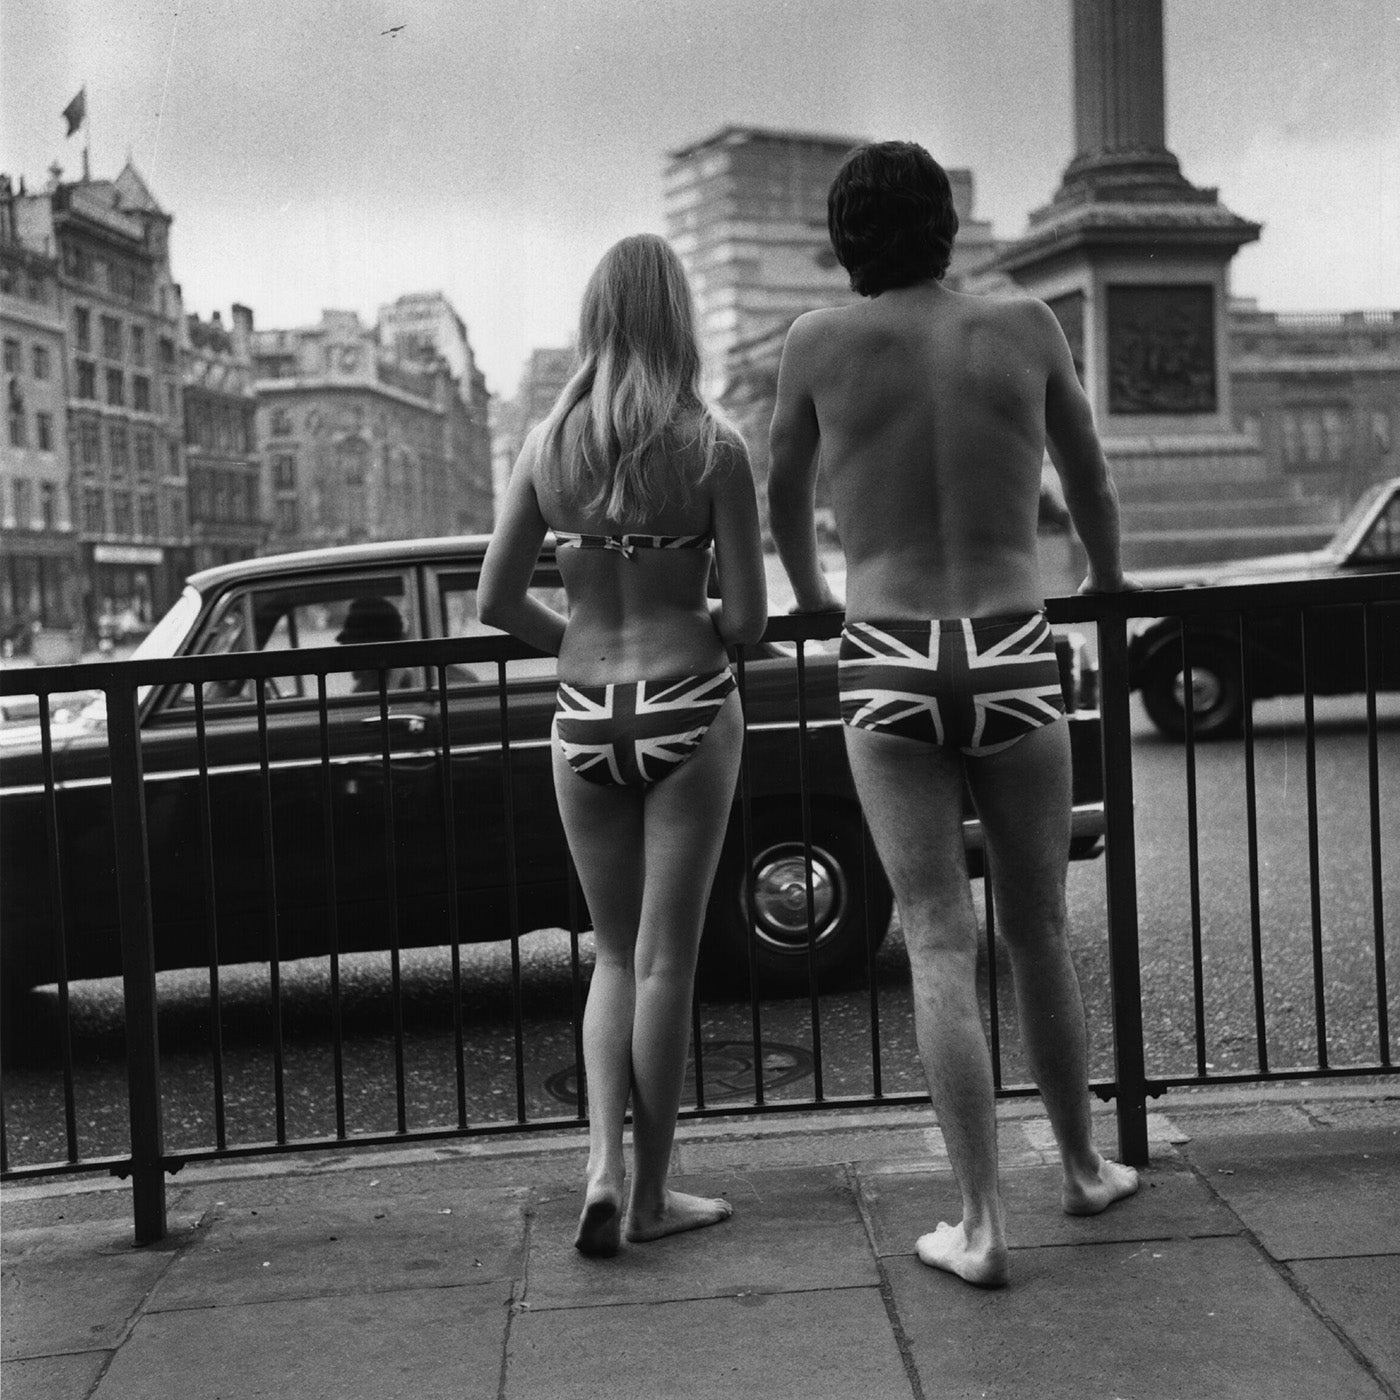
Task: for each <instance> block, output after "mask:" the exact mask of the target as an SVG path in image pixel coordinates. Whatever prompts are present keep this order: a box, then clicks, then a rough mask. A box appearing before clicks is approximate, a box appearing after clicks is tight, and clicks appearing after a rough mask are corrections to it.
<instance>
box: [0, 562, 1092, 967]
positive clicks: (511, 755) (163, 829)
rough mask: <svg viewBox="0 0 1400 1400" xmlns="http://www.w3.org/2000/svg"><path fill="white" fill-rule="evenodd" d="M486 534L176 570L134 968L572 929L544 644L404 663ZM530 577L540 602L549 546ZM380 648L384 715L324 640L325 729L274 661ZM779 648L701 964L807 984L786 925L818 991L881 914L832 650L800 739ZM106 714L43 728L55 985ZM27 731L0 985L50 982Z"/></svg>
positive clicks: (752, 664)
mask: <svg viewBox="0 0 1400 1400" xmlns="http://www.w3.org/2000/svg"><path fill="white" fill-rule="evenodd" d="M486 544H487V541H486V539H485V538H484V537H473V538H455V539H440V540H411V541H404V542H397V543H382V544H365V545H355V546H348V547H344V548H336V549H325V550H317V551H308V552H305V553H300V554H291V555H284V556H281V557H270V558H261V559H250V560H246V561H244V562H241V563H235V564H227V565H222V566H220V567H218V568H213V569H209V570H207V571H205V572H203V573H199V574H196V575H194V576H193V577H191V578H190V580H189V582H188V585H187V586H186V588H185V590H184V593H183V594H182V596H181V597H180V598H179V599H178V600H177V602H176V603H175V605H174V606H173V607H172V608H171V610H170V611H169V613H167V615H166V616H165V617H164V618H162V619H161V620H160V621H159V622H158V623H157V624H156V626H155V627H154V629H153V630H152V632H151V633H150V635H149V636H148V637H147V638H146V640H145V641H144V642H143V643H142V644H141V646H140V647H139V649H138V651H137V653H136V655H135V657H134V658H133V659H136V660H139V659H142V658H162V657H177V656H178V657H184V656H192V657H198V656H206V657H210V658H212V657H214V656H219V657H220V658H221V660H220V661H219V662H217V663H211V665H212V667H213V669H214V670H215V671H219V670H220V667H222V671H221V672H220V677H219V678H218V679H214V678H209V679H205V678H203V677H201V680H200V682H199V683H198V684H199V698H200V703H201V708H202V711H203V715H204V719H205V744H204V753H203V754H201V753H200V746H199V744H198V742H197V727H196V703H195V702H196V693H195V692H196V683H194V682H189V683H185V684H179V685H176V684H170V685H164V686H160V685H152V686H150V687H145V688H143V693H142V695H141V700H140V712H139V723H140V737H141V754H142V765H143V773H144V790H145V796H146V804H145V805H146V821H147V827H148V849H149V864H150V878H151V890H152V901H153V920H154V925H155V946H156V962H157V966H158V967H159V968H179V967H195V966H200V965H207V964H208V963H209V962H210V961H211V958H213V957H217V960H218V961H219V962H221V963H235V962H248V961H266V960H267V959H269V958H271V957H272V956H274V954H275V956H277V957H278V958H280V959H287V958H297V957H303V956H309V955H323V954H325V953H326V952H327V951H328V950H329V949H330V948H331V946H332V943H333V941H334V944H335V946H338V947H339V948H340V949H341V950H342V951H347V952H348V951H357V950H372V949H382V948H385V947H387V946H389V945H390V943H391V941H392V936H393V933H394V929H395V920H394V919H393V918H392V917H391V915H393V914H396V915H397V920H396V926H397V938H398V942H399V944H400V946H404V947H408V946H435V945H441V944H446V943H449V942H453V941H458V940H460V941H468V942H474V941H485V940H495V939H503V938H506V937H509V936H510V933H511V929H512V925H514V927H515V928H517V929H519V930H521V931H528V930H531V929H535V928H546V927H569V926H570V925H571V921H578V922H577V925H576V926H579V927H585V928H586V927H587V912H586V910H585V909H583V908H582V904H581V900H580V897H579V895H578V892H577V888H576V886H574V887H573V888H571V880H570V877H569V868H568V858H567V851H566V846H565V842H564V838H563V832H562V829H561V827H560V824H559V819H558V815H557V811H556V807H555V801H554V794H553V786H552V778H551V771H550V762H549V727H550V719H551V716H552V711H553V702H554V690H555V682H554V667H555V663H554V660H553V658H543V657H537V658H533V659H523V660H514V661H510V662H508V663H506V685H505V687H504V695H503V694H502V688H501V687H500V686H499V684H498V668H497V664H496V662H494V661H489V662H485V663H483V662H482V661H480V660H479V659H478V660H476V661H472V662H462V663H460V664H452V665H449V666H446V668H445V671H444V672H443V675H444V676H445V681H446V701H447V703H446V705H445V706H444V705H443V704H442V703H441V702H442V697H441V695H440V693H439V691H438V684H439V671H438V668H437V666H436V665H426V664H413V663H414V660H415V658H414V652H413V647H412V643H413V642H414V641H415V640H419V639H434V638H435V639H442V638H466V637H479V636H482V635H486V634H489V633H490V629H488V628H486V627H485V626H483V625H482V624H481V623H480V621H479V620H478V618H477V613H476V586H477V580H478V577H479V573H480V568H481V561H482V557H483V554H484V552H485V548H486ZM534 586H535V587H536V588H537V589H538V590H540V591H541V594H542V596H546V597H548V598H549V599H550V600H551V601H553V602H555V603H560V602H561V600H562V591H561V586H560V579H559V575H558V572H557V569H556V566H555V563H554V554H553V545H552V542H550V543H548V544H547V546H546V548H545V550H544V551H543V552H542V554H541V558H540V561H539V564H538V567H537V572H536V576H535V585H534ZM771 630H772V629H771V628H770V631H771ZM494 635H497V636H499V634H494ZM396 638H403V639H405V643H406V644H405V645H404V646H402V647H400V648H396V649H395V650H396V651H401V652H402V654H403V664H402V665H398V666H395V667H394V669H393V670H391V671H388V672H386V685H385V690H384V695H383V700H384V704H383V707H382V709H381V695H380V689H379V674H378V672H377V671H374V670H365V669H363V663H362V662H360V663H359V666H360V668H361V669H354V666H355V663H354V662H352V661H351V659H350V658H348V657H347V659H346V669H345V670H343V671H332V672H330V673H329V674H327V675H325V680H324V686H325V694H326V703H325V707H324V720H323V715H322V706H321V704H320V698H319V692H320V688H321V684H322V682H321V680H320V678H319V676H318V675H317V674H308V673H307V672H306V671H305V670H299V668H298V657H297V653H298V651H299V650H300V649H305V648H310V647H315V648H325V647H334V646H336V645H337V644H346V643H352V642H363V641H370V642H380V643H384V642H390V641H393V640H394V639H396ZM438 645H439V649H441V644H440V643H439V644H438ZM1057 646H1058V651H1059V656H1060V663H1061V675H1062V679H1063V682H1064V684H1065V687H1066V694H1067V698H1068V702H1069V704H1068V708H1069V710H1070V711H1071V717H1070V727H1071V734H1072V740H1073V748H1074V761H1075V778H1074V802H1075V809H1074V825H1073V837H1074V845H1073V854H1075V855H1079V856H1085V855H1092V854H1093V853H1094V852H1095V850H1096V849H1097V847H1098V842H1099V840H1100V837H1101V834H1102V830H1103V807H1102V800H1101V794H1102V772H1101V766H1100V751H1099V719H1098V712H1097V708H1096V704H1097V676H1096V674H1095V673H1094V671H1093V668H1092V662H1091V661H1090V660H1089V659H1088V653H1087V651H1086V649H1085V648H1084V646H1083V644H1082V642H1081V641H1080V640H1079V639H1078V638H1076V637H1072V636H1066V637H1060V638H1058V639H1057ZM488 649H489V648H488ZM419 650H420V651H421V650H422V646H421V642H420V647H419ZM250 651H251V652H261V653H264V654H266V653H270V652H273V651H275V652H277V653H278V654H279V655H282V654H285V658H286V669H285V672H279V673H278V674H277V675H276V676H275V677H271V678H267V679H265V680H264V681H263V696H262V702H261V708H260V705H259V699H258V694H257V689H258V687H257V684H256V683H255V682H254V681H252V680H247V679H244V678H242V677H235V678H233V679H230V678H229V676H228V672H229V666H228V662H229V661H231V660H232V659H233V658H232V657H231V656H230V655H228V654H230V653H240V652H250ZM796 652H797V647H796V645H795V644H794V643H787V644H774V643H771V642H764V643H762V644H760V645H759V646H758V647H755V648H749V649H748V651H747V652H746V654H745V664H744V668H743V686H744V691H745V703H746V716H747V740H746V746H747V759H746V765H745V780H744V785H743V792H744V794H745V798H744V800H742V801H741V800H739V799H737V798H736V802H735V809H734V818H733V821H732V822H731V828H730V833H729V836H728V839H727V842H726V846H725V851H724V855H723V858H722V864H721V868H720V872H719V875H718V877H717V879H716V882H715V888H714V892H713V896H712V899H711V903H710V907H709V911H708V918H707V926H706V937H705V944H704V951H703V955H702V957H703V962H702V966H703V969H704V971H705V973H706V974H707V977H708V978H709V979H710V980H711V981H718V982H728V983H730V984H737V983H744V984H746V983H747V978H748V970H749V965H750V950H752V956H753V961H754V965H755V969H756V972H757V975H758V979H759V983H760V985H761V986H762V987H763V988H764V989H765V990H767V991H770V992H779V993H781V992H787V991H798V990H805V989H806V987H807V985H808V960H807V955H808V947H809V943H810V944H811V947H812V951H813V954H814V957H815V965H816V968H817V971H818V974H819V976H820V978H821V979H822V980H823V981H824V982H825V981H829V980H831V979H839V978H841V977H844V976H846V975H847V974H849V973H851V972H852V971H853V970H855V969H859V968H861V967H863V966H864V964H865V959H866V949H867V946H868V945H871V944H875V945H878V943H879V941H880V940H881V939H882V938H883V937H884V936H885V933H886V931H887V929H888V926H889V922H890V912H891V897H890V891H889V887H888V885H887V884H886V882H885V879H884V877H883V874H882V873H881V871H880V868H879V865H878V862H877V861H876V859H875V856H874V854H873V851H871V850H870V849H868V842H867V841H866V840H865V838H864V837H863V828H862V825H861V821H860V814H859V809H858V807H857V804H856V800H855V795H854V791H853V789H852V784H851V777H850V772H849V770H848V768H847V766H846V760H845V752H844V748H843V743H842V739H841V733H840V720H839V711H838V708H837V701H836V674H835V672H836V662H835V655H834V644H833V643H831V642H815V641H814V642H809V643H807V644H805V654H804V658H803V672H804V674H805V691H806V694H805V714H806V718H807V725H808V727H807V736H808V737H807V743H806V748H805V753H799V739H798V733H799V726H798V718H799V696H798V674H799V672H798V661H797V655H796ZM395 659H396V660H397V659H398V658H397V657H396V658H395ZM418 659H419V661H420V663H421V661H422V658H421V657H420V658H418ZM320 670H321V671H322V672H324V671H325V667H324V666H322V667H321V668H320ZM444 711H445V714H446V722H445V725H444V718H443V716H444ZM503 723H504V724H505V726H506V735H507V738H508V743H506V744H503V743H502V733H503V729H502V726H503ZM104 724H105V721H104V711H103V707H102V704H101V703H98V704H96V705H94V706H91V707H90V710H89V713H88V716H87V719H86V723H85V724H80V725H76V726H75V725H73V724H71V723H67V724H64V725H62V726H57V725H56V726H55V727H54V732H53V740H52V746H53V750H54V767H55V774H54V776H55V780H56V784H57V801H56V808H57V827H58V831H59V833H60V834H59V857H60V859H59V862H58V866H59V870H60V872H61V883H62V889H63V896H62V898H63V903H62V913H63V919H62V926H63V928H64V930H65V935H66V936H65V939H64V944H65V948H66V957H67V973H68V976H69V977H70V978H78V977H93V976H106V975H112V974H115V973H117V972H118V971H119V970H120V958H119V951H118V938H117V933H116V910H117V898H116V886H115V874H114V861H115V857H114V845H113V827H112V820H113V819H112V813H111V801H110V764H109V755H108V748H107V744H106V739H105V727H104ZM264 734H265V738H264V737H263V735H264ZM33 735H34V729H33V727H31V728H30V731H29V741H28V742H27V743H15V744H9V745H0V782H3V794H0V868H2V869H3V872H4V875H3V881H2V882H0V927H3V938H2V939H0V952H3V969H0V975H3V979H4V983H5V986H6V987H7V988H8V989H10V990H11V991H13V990H15V989H20V988H28V987H31V986H34V985H36V984H39V983H44V982H51V981H53V980H54V979H55V978H56V977H57V976H58V962H57V957H56V951H55V944H56V941H57V940H56V932H55V931H56V930H57V929H58V927H59V925H60V921H59V919H58V917H57V912H56V910H55V909H54V908H53V907H52V901H53V896H52V892H51V889H52V884H53V882H52V881H51V880H50V879H49V878H48V875H47V872H50V871H51V870H52V868H53V867H52V864H51V862H50V859H49V849H48V845H47V832H48V830H49V823H48V820H47V816H46V806H45V803H46V797H45V787H44V775H43V769H42V756H41V754H40V752H39V747H38V745H37V743H36V742H35V741H34V737H33ZM264 752H265V754H266V759H264V757H263V755H264ZM448 758H450V762H448V761H445V760H446V759H448ZM507 765H508V769H509V771H508V774H507V771H506V767H507ZM201 768H203V771H204V772H207V791H206V780H205V779H204V778H203V777H202V776H201ZM264 769H265V770H266V777H265V776H264ZM804 771H805V774H806V792H807V803H806V823H805V831H804V803H803V798H802V783H801V780H800V776H799V775H800V774H801V773H802V772H804ZM444 789H446V790H447V791H450V794H451V801H450V803H448V802H445V801H444ZM508 801H509V806H508V805H507V803H508ZM745 810H747V814H748V820H747V829H748V843H747V844H748V849H749V851H750V852H751V856H750V859H749V861H748V862H747V863H746V861H745V858H744V851H745V835H744V831H745V822H744V812H745ZM269 817H270V830H269ZM390 822H392V831H393V840H392V842H390V841H389V840H388V839H387V837H386V829H387V827H388V826H389V823H390ZM508 828H509V829H510V831H511V832H512V833H513V842H508V840H507V831H508ZM966 833H967V840H968V846H969V851H970V853H971V857H972V859H973V860H974V861H975V859H976V852H977V850H978V847H979V843H980V833H979V831H978V829H977V825H976V822H975V820H973V819H972V818H971V814H970V813H969V820H968V823H967V826H966ZM804 834H805V837H806V839H807V840H809V841H810V847H811V852H812V894H813V899H814V913H815V919H814V932H813V934H811V935H809V931H808V914H807V904H808V896H807V877H806V861H805V858H804V850H805V846H804ZM512 870H513V872H514V877H515V878H514V881H512V879H511V872H512ZM449 872H450V874H449ZM449 881H455V892H456V896H457V897H456V900H455V903H456V906H457V910H458V913H457V919H456V922H455V924H454V923H453V922H452V919H451V917H450V908H451V903H452V901H449V889H450V888H452V886H451V885H450V884H449ZM332 915H333V917H332ZM750 930H752V934H753V937H752V939H751V938H750ZM211 935H212V936H215V937H216V939H217V950H216V951H215V949H214V948H213V947H212V946H211Z"/></svg>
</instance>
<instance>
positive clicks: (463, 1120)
mask: <svg viewBox="0 0 1400 1400" xmlns="http://www.w3.org/2000/svg"><path fill="white" fill-rule="evenodd" d="M437 687H438V730H439V734H440V736H441V742H440V743H439V745H438V754H439V755H440V760H441V764H442V843H443V874H444V877H445V878H446V880H447V944H448V947H449V948H451V950H452V1072H453V1075H454V1077H455V1079H456V1086H457V1126H458V1127H459V1128H465V1127H466V1126H467V1050H466V1043H465V1039H464V1033H463V1027H462V927H461V922H460V920H461V912H462V911H461V901H460V897H459V896H458V893H457V877H458V870H457V812H456V805H455V804H456V794H455V792H454V791H453V786H452V713H451V711H450V710H449V708H448V705H447V667H446V665H441V666H439V667H438V668H437ZM575 956H577V951H576V953H575Z"/></svg>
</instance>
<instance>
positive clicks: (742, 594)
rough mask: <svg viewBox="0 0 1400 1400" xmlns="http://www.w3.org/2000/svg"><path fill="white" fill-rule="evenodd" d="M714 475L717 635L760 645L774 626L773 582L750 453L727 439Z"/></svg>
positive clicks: (736, 439)
mask: <svg viewBox="0 0 1400 1400" xmlns="http://www.w3.org/2000/svg"><path fill="white" fill-rule="evenodd" d="M716 451H717V452H718V454H719V461H718V462H717V464H716V466H715V469H714V472H713V474H712V475H711V478H710V479H711V482H712V483H713V484H712V487H711V490H712V492H713V496H712V507H711V508H712V512H713V516H712V518H713V521H714V535H715V563H716V565H717V567H718V572H719V588H720V597H719V599H718V600H712V601H711V603H710V616H711V617H712V618H713V620H714V624H715V631H716V632H718V633H719V635H720V640H721V641H723V642H724V644H725V645H726V646H734V645H736V644H738V643H740V642H756V641H758V639H759V638H760V637H761V636H763V632H764V629H765V628H766V627H767V626H768V580H767V577H766V576H765V574H764V572H763V536H762V534H761V533H760V531H759V525H758V500H757V498H756V496H755V494H754V485H753V469H752V468H751V467H750V466H749V452H748V448H746V447H745V446H744V440H743V439H742V438H741V437H739V436H738V435H737V434H735V435H733V436H729V435H728V434H726V435H725V437H724V438H723V440H722V441H721V442H720V444H719V446H718V447H717V448H716Z"/></svg>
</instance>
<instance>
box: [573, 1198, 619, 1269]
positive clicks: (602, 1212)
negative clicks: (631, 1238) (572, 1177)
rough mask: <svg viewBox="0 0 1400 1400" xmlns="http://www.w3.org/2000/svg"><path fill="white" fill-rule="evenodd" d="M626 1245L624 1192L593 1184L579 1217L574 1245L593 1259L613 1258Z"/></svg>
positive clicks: (581, 1252)
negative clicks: (623, 1228)
mask: <svg viewBox="0 0 1400 1400" xmlns="http://www.w3.org/2000/svg"><path fill="white" fill-rule="evenodd" d="M621 1247H622V1193H621V1192H620V1191H618V1190H616V1189H615V1188H613V1187H610V1186H596V1187H594V1186H591V1187H589V1189H588V1194H587V1196H586V1197H585V1198H584V1203H583V1214H582V1215H580V1216H579V1218H578V1234H576V1235H575V1236H574V1248H575V1249H576V1250H578V1252H579V1253H580V1254H586V1255H588V1256H589V1258H590V1259H610V1258H611V1257H612V1256H613V1255H614V1254H616V1253H617V1251H618V1250H619V1249H620V1248H621Z"/></svg>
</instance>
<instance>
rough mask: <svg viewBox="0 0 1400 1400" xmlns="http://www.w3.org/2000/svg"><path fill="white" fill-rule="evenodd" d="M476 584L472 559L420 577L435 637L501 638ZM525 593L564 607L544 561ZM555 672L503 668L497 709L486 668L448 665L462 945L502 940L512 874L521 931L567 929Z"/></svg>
mask: <svg viewBox="0 0 1400 1400" xmlns="http://www.w3.org/2000/svg"><path fill="white" fill-rule="evenodd" d="M479 579H480V560H479V559H467V560H463V561H461V562H460V563H455V564H443V565H439V566H435V567H433V568H431V569H430V570H429V571H428V574H427V583H426V594H427V597H428V611H429V615H430V617H431V620H432V625H433V627H434V629H435V630H436V631H437V632H438V633H439V634H440V635H442V636H445V637H480V636H500V635H501V634H500V633H499V632H497V631H496V630H495V629H494V628H489V627H487V626H486V625H485V624H484V623H482V621H481V620H480V617H479V616H478V613H477V606H476V596H477V584H478V582H479ZM531 592H532V593H533V594H534V596H536V597H537V598H539V599H540V600H541V601H542V602H544V603H546V604H547V605H548V606H550V607H553V608H555V609H556V610H557V611H561V612H562V611H565V610H566V607H567V604H566V602H565V599H564V592H563V587H562V584H561V582H560V579H559V575H558V571H557V570H556V569H555V567H554V564H553V560H552V559H551V558H545V559H543V560H542V561H541V564H540V566H539V568H538V570H537V572H536V576H535V582H534V585H533V587H532V589H531ZM556 673H557V668H556V663H555V659H554V658H553V657H538V658H531V659H527V660H520V661H511V662H507V663H506V665H505V686H504V707H503V704H502V698H503V696H502V687H501V685H500V675H499V671H498V667H497V665H496V664H495V663H488V662H474V663H471V664H470V665H464V666H458V667H453V668H450V669H449V674H448V677H447V699H448V728H447V733H446V735H445V739H446V744H447V751H448V753H449V754H450V757H451V768H450V771H451V779H450V781H451V785H452V808H453V826H454V831H455V850H456V879H457V884H458V889H459V891H460V894H461V900H460V904H461V908H462V936H463V938H465V939H468V940H472V941H483V940H487V939H492V938H503V937H506V936H507V935H508V934H509V932H510V918H511V897H510V891H511V874H512V871H513V872H514V876H515V884H516V890H517V898H518V904H517V906H516V913H517V915H518V917H519V921H520V927H521V928H522V930H528V929H531V928H539V927H546V926H567V924H568V921H569V918H570V904H569V893H568V855H567V848H566V845H565V841H564V833H563V828H562V826H561V825H560V821H559V812H558V807H557V805H556V803H555V799H554V782H553V776H552V770H551V757H550V725H551V722H552V720H553V714H554V692H555V687H556V683H557V682H556ZM503 739H505V740H508V744H509V747H508V749H507V747H506V744H505V743H503ZM507 765H508V766H507Z"/></svg>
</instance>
